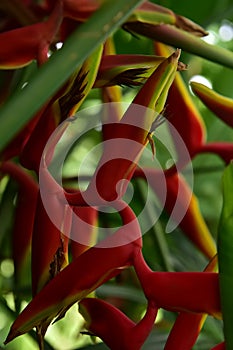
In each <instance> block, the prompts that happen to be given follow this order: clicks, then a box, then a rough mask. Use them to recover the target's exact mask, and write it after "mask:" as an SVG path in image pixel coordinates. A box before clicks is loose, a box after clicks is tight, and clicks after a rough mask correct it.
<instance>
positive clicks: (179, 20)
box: [176, 15, 208, 37]
mask: <svg viewBox="0 0 233 350" xmlns="http://www.w3.org/2000/svg"><path fill="white" fill-rule="evenodd" d="M176 27H178V28H181V29H183V30H185V31H186V32H189V33H192V34H193V35H195V36H198V37H203V36H206V35H208V32H206V31H205V29H204V28H202V27H201V26H199V25H198V24H196V23H195V22H193V21H191V20H190V19H188V18H185V17H183V16H179V15H176Z"/></svg>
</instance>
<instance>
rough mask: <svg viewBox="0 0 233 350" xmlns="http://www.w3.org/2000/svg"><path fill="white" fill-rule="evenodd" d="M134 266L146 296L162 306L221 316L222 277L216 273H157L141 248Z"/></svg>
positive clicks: (158, 305) (180, 310) (176, 310)
mask: <svg viewBox="0 0 233 350" xmlns="http://www.w3.org/2000/svg"><path fill="white" fill-rule="evenodd" d="M134 268H135V271H136V273H137V276H138V278H139V280H140V283H141V285H142V288H143V291H144V294H145V296H146V297H147V299H148V300H151V301H153V302H154V303H155V305H156V306H157V307H158V308H163V309H165V310H168V311H175V312H183V311H186V312H193V313H207V314H209V315H212V316H214V317H217V318H220V317H221V305H220V291H219V276H218V273H215V272H153V271H152V270H151V269H150V268H149V267H148V265H147V264H146V262H145V260H144V257H143V255H142V252H141V251H138V254H137V255H135V259H134Z"/></svg>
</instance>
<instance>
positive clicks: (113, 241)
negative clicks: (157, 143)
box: [6, 204, 142, 343]
mask: <svg viewBox="0 0 233 350" xmlns="http://www.w3.org/2000/svg"><path fill="white" fill-rule="evenodd" d="M119 205H120V204H119ZM120 207H121V205H120V206H119V208H118V209H119V213H120V214H121V217H122V221H123V224H124V225H126V224H129V225H127V226H122V227H121V228H120V229H118V230H117V231H116V232H115V233H114V234H113V235H112V236H109V237H108V238H106V239H105V240H104V241H101V242H100V243H101V245H100V246H98V245H96V246H95V247H92V248H90V249H88V250H87V251H85V252H84V253H83V254H81V255H80V256H79V257H78V258H77V259H75V260H74V261H72V262H71V263H70V264H69V265H68V266H67V267H65V268H64V269H63V270H62V271H61V272H60V273H58V274H57V275H56V276H55V277H54V278H53V279H52V280H51V281H50V282H49V283H48V284H47V285H46V286H45V287H44V288H42V289H41V290H40V292H39V293H38V294H36V295H35V297H34V298H33V299H32V301H31V302H30V303H29V304H28V306H27V307H26V308H25V309H24V310H23V311H22V313H21V314H20V315H19V316H18V317H17V319H16V320H15V322H14V323H13V325H12V327H11V330H10V333H9V335H8V337H7V339H6V343H8V342H9V341H11V340H13V339H14V338H15V337H17V336H19V335H21V334H24V333H26V332H28V331H29V330H30V329H32V328H33V327H37V328H39V329H40V332H41V334H42V337H43V335H44V333H45V331H46V329H47V327H48V325H49V323H50V322H51V321H52V320H53V319H54V318H55V317H57V318H58V319H60V318H61V317H63V316H64V315H65V312H66V311H67V310H68V309H69V307H70V306H71V305H73V304H74V303H75V302H77V301H79V300H80V299H82V298H84V297H86V296H87V295H88V294H89V293H90V292H92V291H93V290H95V289H96V288H97V287H98V286H100V285H101V284H102V283H104V282H106V281H107V280H108V279H110V278H112V277H113V276H115V275H117V274H118V273H119V272H120V271H121V269H122V268H126V267H128V266H129V265H131V264H132V262H133V259H134V254H135V251H137V250H138V249H141V246H142V242H141V232H140V228H139V225H138V223H137V220H136V217H135V214H134V213H133V211H132V210H131V209H130V208H129V207H128V206H125V208H124V209H123V210H120ZM133 239H134V240H133ZM127 242H128V243H127ZM117 243H118V246H117ZM74 276H75V279H74Z"/></svg>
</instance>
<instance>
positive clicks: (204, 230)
mask: <svg viewBox="0 0 233 350" xmlns="http://www.w3.org/2000/svg"><path fill="white" fill-rule="evenodd" d="M190 209H191V210H192V211H193V213H194V217H195V223H196V227H197V229H198V233H199V235H198V237H197V240H198V241H199V244H200V246H201V247H202V251H205V252H206V254H207V255H208V256H209V257H210V258H212V257H213V256H215V255H216V253H217V250H216V245H215V242H214V239H213V237H212V235H211V233H210V232H209V230H208V227H207V226H206V223H205V221H204V219H203V217H202V215H201V212H200V209H199V204H198V200H197V197H196V196H195V195H194V194H193V195H192V199H191V202H190Z"/></svg>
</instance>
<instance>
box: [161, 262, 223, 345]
mask: <svg viewBox="0 0 233 350" xmlns="http://www.w3.org/2000/svg"><path fill="white" fill-rule="evenodd" d="M216 264H217V256H215V258H214V259H212V260H211V261H210V263H209V264H208V265H207V267H206V268H205V270H204V272H212V271H215V270H216ZM206 317H207V315H206V314H195V313H188V312H180V313H179V314H178V316H177V318H176V321H175V323H174V325H173V327H172V330H171V332H170V333H169V336H168V338H167V341H166V345H165V347H164V350H172V349H174V347H175V349H176V350H190V349H191V348H192V347H193V346H194V344H195V342H196V340H197V337H198V335H199V333H200V331H201V328H202V326H203V324H204V322H205V320H206Z"/></svg>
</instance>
